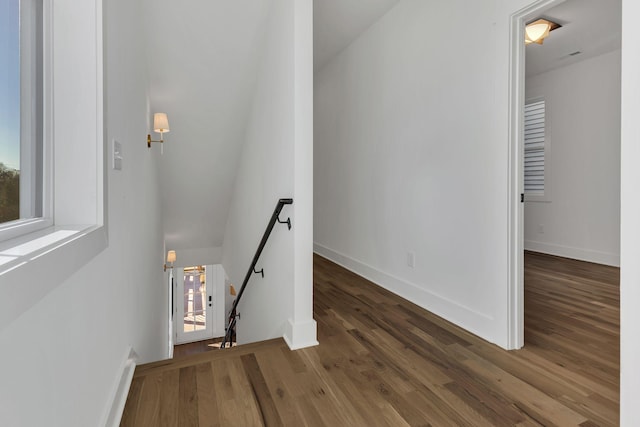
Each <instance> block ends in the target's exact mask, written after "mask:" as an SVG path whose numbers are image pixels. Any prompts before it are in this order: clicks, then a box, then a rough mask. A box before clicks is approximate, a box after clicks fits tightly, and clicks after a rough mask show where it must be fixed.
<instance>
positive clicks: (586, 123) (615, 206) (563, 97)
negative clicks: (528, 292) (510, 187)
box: [524, 46, 620, 266]
mask: <svg viewBox="0 0 640 427" xmlns="http://www.w3.org/2000/svg"><path fill="white" fill-rule="evenodd" d="M534 47H535V46H534ZM526 97H527V99H534V98H539V97H543V98H544V99H545V101H546V107H547V135H548V138H549V140H550V147H551V149H550V150H549V151H550V157H549V160H550V161H549V162H547V165H546V171H545V173H546V174H547V177H546V182H545V187H546V188H545V193H548V197H545V199H546V200H545V201H543V202H534V201H532V202H526V203H525V212H524V239H525V249H529V250H533V251H538V252H544V253H550V254H553V255H559V256H565V257H569V258H576V259H582V260H585V261H591V262H598V263H602V264H608V265H616V266H618V265H620V51H619V50H617V51H614V52H609V53H606V54H604V55H600V56H597V57H595V58H590V59H587V60H585V61H581V62H577V63H575V64H572V65H569V66H566V67H563V68H559V69H556V70H553V71H549V72H546V73H543V74H539V75H536V76H533V77H530V78H527V82H526Z"/></svg>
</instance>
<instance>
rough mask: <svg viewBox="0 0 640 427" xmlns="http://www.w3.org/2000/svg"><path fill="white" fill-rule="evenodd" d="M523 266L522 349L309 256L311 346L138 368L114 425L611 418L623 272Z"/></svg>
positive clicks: (264, 346)
mask: <svg viewBox="0 0 640 427" xmlns="http://www.w3.org/2000/svg"><path fill="white" fill-rule="evenodd" d="M525 263H526V270H525V271H526V278H525V283H526V285H525V289H526V292H525V301H526V303H525V304H526V310H525V311H526V314H525V316H526V320H525V329H526V331H525V335H526V338H525V342H526V343H525V348H523V349H522V350H518V351H512V352H507V351H504V350H502V349H500V348H498V347H496V346H494V345H491V344H488V343H486V342H485V341H483V340H481V339H479V338H477V337H475V336H474V335H472V334H470V333H468V332H465V331H463V330H462V329H460V328H458V327H456V326H453V325H451V324H450V323H448V322H446V321H444V320H443V319H441V318H439V317H437V316H434V315H433V314H430V313H428V312H426V311H425V310H423V309H421V308H419V307H417V306H415V305H413V304H411V303H409V302H407V301H405V300H403V299H401V298H399V297H397V296H395V295H393V294H391V293H389V292H387V291H385V290H383V289H382V288H380V287H378V286H375V285H373V284H372V283H370V282H368V281H367V280H365V279H363V278H361V277H358V276H357V275H355V274H353V273H351V272H349V271H347V270H345V269H343V268H341V267H339V266H337V265H336V264H333V263H331V262H330V261H328V260H326V259H324V258H321V257H319V256H315V264H314V272H315V276H314V280H315V288H314V292H315V293H314V296H315V301H314V310H315V319H316V321H317V322H318V339H319V341H320V345H319V346H317V347H312V348H308V349H303V350H298V351H290V350H289V349H288V347H287V346H286V344H285V343H284V341H283V340H282V339H276V340H271V341H267V342H264V343H257V344H250V345H245V346H239V347H236V348H233V349H227V350H221V351H207V352H204V353H200V354H192V355H188V356H183V357H176V358H174V359H173V360H169V361H161V362H156V363H152V364H148V365H142V366H139V367H138V368H136V373H135V375H134V379H133V383H132V385H131V390H130V392H129V397H128V400H127V403H126V407H125V411H124V414H123V419H122V423H121V425H122V426H181V427H182V426H263V425H265V426H296V427H297V426H427V425H433V426H540V425H543V426H552V425H557V426H575V425H579V426H584V427H587V426H615V425H617V424H618V405H619V392H618V389H619V367H618V360H619V293H618V288H619V287H618V282H619V273H618V269H615V268H611V267H605V266H600V265H596V264H589V263H584V262H579V261H572V260H567V259H562V258H556V257H551V256H547V255H540V254H533V253H527V254H526V255H525Z"/></svg>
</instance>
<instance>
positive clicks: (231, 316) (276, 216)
mask: <svg viewBox="0 0 640 427" xmlns="http://www.w3.org/2000/svg"><path fill="white" fill-rule="evenodd" d="M290 204H293V199H280V200H278V203H277V204H276V208H275V209H274V210H273V215H271V219H270V220H269V224H267V229H266V230H265V231H264V234H263V235H262V240H260V244H259V245H258V250H256V254H255V255H254V256H253V260H252V261H251V265H250V266H249V270H247V274H246V276H244V281H243V282H242V286H241V287H240V292H238V296H237V297H236V299H235V300H234V301H233V307H231V311H230V312H229V326H228V327H227V332H226V333H225V335H224V339H223V340H222V344H220V348H221V349H222V348H225V345H226V344H227V342H229V346H231V342H232V340H231V337H232V335H233V334H234V332H235V328H236V318H237V317H239V316H238V315H237V314H236V309H237V308H238V303H239V302H240V298H242V294H243V293H244V290H245V288H246V287H247V283H249V278H251V275H252V274H254V273H262V277H264V269H262V270H261V271H256V270H255V267H256V264H257V263H258V258H260V255H261V254H262V250H263V249H264V247H265V245H266V244H267V240H269V236H270V235H271V230H273V226H274V225H275V223H276V222H278V223H280V224H287V227H288V229H289V230H291V218H287V220H286V221H280V218H279V217H280V212H281V211H282V208H283V207H284V205H290Z"/></svg>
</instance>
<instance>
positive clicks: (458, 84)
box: [314, 0, 509, 346]
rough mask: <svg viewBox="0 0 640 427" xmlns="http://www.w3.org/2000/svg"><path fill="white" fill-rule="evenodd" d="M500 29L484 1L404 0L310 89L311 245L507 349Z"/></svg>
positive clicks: (504, 49) (504, 21)
mask: <svg viewBox="0 0 640 427" xmlns="http://www.w3.org/2000/svg"><path fill="white" fill-rule="evenodd" d="M434 17H438V19H434ZM497 18H500V19H499V20H497ZM496 22H497V23H496ZM427 23H428V25H427ZM508 25H509V21H508V14H506V13H501V14H499V15H496V10H495V8H494V2H493V1H489V0H484V1H476V2H468V1H462V0H457V1H447V2H445V1H436V2H425V1H418V0H406V1H401V2H400V3H399V4H398V5H397V6H396V7H394V8H393V9H391V11H390V12H389V13H387V14H386V15H385V16H384V17H383V18H382V19H381V20H380V21H378V22H377V23H376V24H374V25H373V26H372V27H371V28H370V29H369V30H367V31H366V32H365V33H364V34H363V35H362V36H361V37H360V38H359V39H357V40H356V41H355V42H354V43H353V44H351V45H350V46H349V47H348V48H347V49H345V50H344V51H343V52H342V53H341V54H339V55H337V56H336V57H335V58H334V59H333V60H332V61H330V62H329V63H328V65H326V66H325V67H324V68H323V69H321V70H319V71H318V72H316V75H315V94H314V97H315V98H314V99H315V133H314V139H315V145H314V146H315V148H314V159H315V177H314V178H315V187H314V195H315V200H314V206H315V212H314V217H315V223H314V239H315V240H314V241H315V244H316V246H315V248H316V251H317V252H319V253H320V254H322V255H324V256H327V257H329V258H331V259H333V260H335V261H337V262H339V263H340V264H342V265H345V266H346V267H347V268H349V269H351V270H353V271H355V272H357V273H359V274H361V275H364V276H365V277H367V278H369V279H371V280H373V281H374V282H377V283H379V284H381V285H382V286H384V287H386V288H388V289H390V290H392V291H394V292H396V293H398V294H400V295H401V296H403V297H405V298H408V299H410V300H412V301H414V302H415V303H417V304H419V305H421V306H423V307H425V308H427V309H429V310H431V311H432V312H434V313H436V314H438V315H441V316H443V317H445V318H447V319H449V320H451V321H453V322H454V323H457V324H459V325H461V326H463V327H465V328H466V329H468V330H470V331H472V332H474V333H476V334H478V335H480V336H482V337H483V338H485V339H487V340H489V341H492V342H494V343H498V344H500V345H503V346H506V343H507V317H506V316H507V312H506V306H505V302H506V301H507V247H506V243H507V210H506V208H507V182H508V175H507V166H508V165H507V158H508V155H507V149H508V141H507V137H508V132H507V124H508V116H507V101H508V97H507V90H508V85H507V80H506V77H507V74H506V73H507V71H508V62H507V59H508V53H509V51H508V36H509V33H508ZM470 27H473V28H474V32H476V33H481V34H483V37H482V39H483V42H482V43H481V44H480V45H478V44H477V43H470V42H469V37H468V32H467V31H466V28H470ZM498 35H499V36H500V37H502V38H503V39H500V43H498V42H497V41H496V40H497V39H496V37H497V36H498ZM408 253H413V254H415V267H413V268H411V267H409V266H408V265H407V264H408V262H407V258H408Z"/></svg>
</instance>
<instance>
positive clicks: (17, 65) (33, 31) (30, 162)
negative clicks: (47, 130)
mask: <svg viewBox="0 0 640 427" xmlns="http://www.w3.org/2000/svg"><path fill="white" fill-rule="evenodd" d="M42 25H43V21H42V0H3V1H2V2H0V241H2V240H7V239H11V238H14V237H16V236H17V235H21V234H26V233H30V232H32V231H34V230H37V229H39V228H44V227H47V226H49V225H51V222H52V221H51V220H50V218H49V217H50V213H49V212H48V210H47V209H46V206H45V203H44V201H45V194H44V180H45V177H44V169H45V168H44V140H43V139H44V138H43V135H44V132H43V128H44V126H43V39H42V38H43V30H42Z"/></svg>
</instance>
